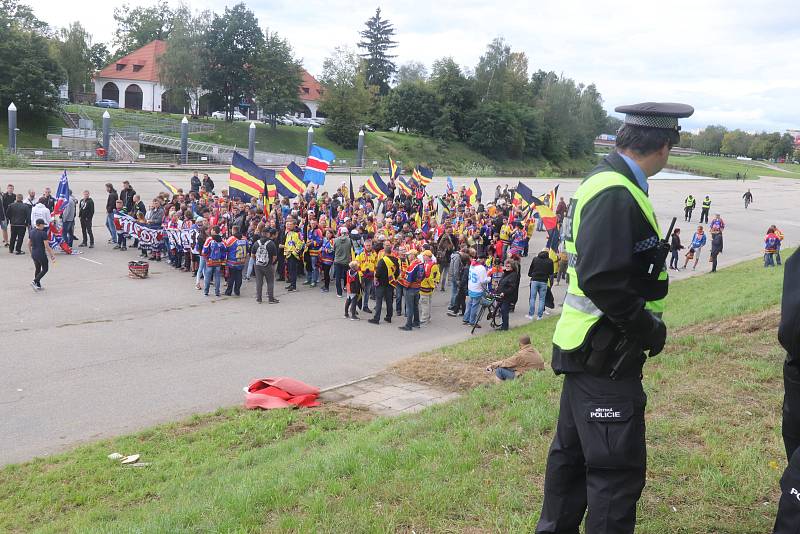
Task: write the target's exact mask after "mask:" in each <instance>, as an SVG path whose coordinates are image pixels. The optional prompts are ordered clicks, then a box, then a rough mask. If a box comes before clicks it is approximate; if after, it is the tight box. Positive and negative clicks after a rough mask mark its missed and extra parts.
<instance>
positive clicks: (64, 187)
mask: <svg viewBox="0 0 800 534" xmlns="http://www.w3.org/2000/svg"><path fill="white" fill-rule="evenodd" d="M67 202H69V182H68V181H67V171H66V170H65V171H64V173H63V174H62V175H61V179H60V180H59V181H58V188H56V204H55V206H54V207H53V216H54V217H55V216H56V215H61V212H62V211H64V206H65V205H66V204H67Z"/></svg>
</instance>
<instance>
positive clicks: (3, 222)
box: [0, 184, 17, 245]
mask: <svg viewBox="0 0 800 534" xmlns="http://www.w3.org/2000/svg"><path fill="white" fill-rule="evenodd" d="M16 201H17V195H16V194H15V193H14V186H13V185H12V184H8V186H7V187H6V192H5V193H3V195H2V198H0V204H2V212H3V213H2V216H0V228H2V229H3V244H4V245H7V244H8V207H9V206H11V204H13V203H14V202H16Z"/></svg>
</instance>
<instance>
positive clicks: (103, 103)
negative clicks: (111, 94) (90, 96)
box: [94, 98, 119, 109]
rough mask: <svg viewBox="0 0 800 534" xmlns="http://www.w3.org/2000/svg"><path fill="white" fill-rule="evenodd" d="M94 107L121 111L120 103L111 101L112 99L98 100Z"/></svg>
mask: <svg viewBox="0 0 800 534" xmlns="http://www.w3.org/2000/svg"><path fill="white" fill-rule="evenodd" d="M94 105H95V106H96V107H98V108H112V109H119V102H117V101H116V100H111V99H110V98H104V99H102V100H98V101H97V102H95V103H94Z"/></svg>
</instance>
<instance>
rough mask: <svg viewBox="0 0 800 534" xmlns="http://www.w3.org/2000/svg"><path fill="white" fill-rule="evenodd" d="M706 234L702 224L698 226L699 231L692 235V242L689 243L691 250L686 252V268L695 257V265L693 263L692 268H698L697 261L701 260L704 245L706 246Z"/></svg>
mask: <svg viewBox="0 0 800 534" xmlns="http://www.w3.org/2000/svg"><path fill="white" fill-rule="evenodd" d="M706 241H707V239H706V234H705V232H704V231H703V227H702V226H698V227H697V231H696V232H695V233H694V235H693V236H692V243H691V244H690V245H689V252H687V253H686V261H685V262H684V264H683V268H684V269H685V268H686V266H687V265H689V262H690V261H691V260H692V258H694V265H692V270H693V271H694V270H695V269H696V268H697V262H699V261H700V253H701V252H702V250H703V247H704V246H706Z"/></svg>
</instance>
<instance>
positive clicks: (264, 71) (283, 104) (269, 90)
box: [255, 32, 302, 128]
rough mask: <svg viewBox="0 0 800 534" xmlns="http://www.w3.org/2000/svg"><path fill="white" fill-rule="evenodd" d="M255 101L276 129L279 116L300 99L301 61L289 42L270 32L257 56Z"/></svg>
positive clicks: (289, 109)
mask: <svg viewBox="0 0 800 534" xmlns="http://www.w3.org/2000/svg"><path fill="white" fill-rule="evenodd" d="M255 76H256V93H255V94H256V102H258V105H259V106H261V109H263V110H264V112H265V113H266V114H267V116H268V117H269V118H270V124H271V125H272V127H273V128H277V125H278V116H280V115H283V114H285V113H287V112H288V111H291V110H292V109H293V108H294V107H295V105H296V104H297V102H298V95H297V88H298V87H299V86H300V82H301V81H302V74H301V66H300V62H299V61H297V60H296V59H295V58H294V56H293V55H292V47H291V45H290V44H289V41H287V40H286V39H282V38H281V37H280V36H279V35H278V34H277V33H275V32H272V33H269V32H267V34H266V36H265V38H264V46H263V48H262V49H261V50H260V51H259V53H258V57H257V58H256V68H255Z"/></svg>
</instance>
